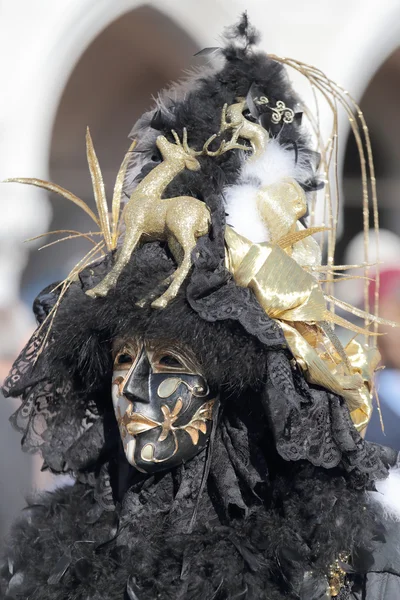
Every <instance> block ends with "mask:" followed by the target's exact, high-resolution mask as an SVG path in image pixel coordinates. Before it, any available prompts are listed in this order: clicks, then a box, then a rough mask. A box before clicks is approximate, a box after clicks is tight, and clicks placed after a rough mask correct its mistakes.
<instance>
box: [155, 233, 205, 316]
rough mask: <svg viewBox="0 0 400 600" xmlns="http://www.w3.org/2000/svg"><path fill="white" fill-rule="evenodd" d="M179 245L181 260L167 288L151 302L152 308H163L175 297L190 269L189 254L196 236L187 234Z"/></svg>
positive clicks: (194, 243) (190, 260) (194, 244)
mask: <svg viewBox="0 0 400 600" xmlns="http://www.w3.org/2000/svg"><path fill="white" fill-rule="evenodd" d="M181 246H182V249H183V252H184V254H183V260H182V262H181V264H180V266H179V267H178V268H177V269H176V271H175V273H174V274H173V275H172V278H173V279H172V283H171V285H170V286H169V288H168V289H167V290H166V291H165V292H164V293H163V295H162V296H160V297H159V298H157V300H154V302H152V303H151V306H152V308H165V307H166V306H167V304H168V303H169V302H170V301H171V300H173V299H174V298H175V296H176V295H177V293H178V292H179V288H180V287H181V285H182V283H183V282H184V280H185V279H186V277H187V275H188V273H189V271H190V267H191V265H192V259H191V255H192V251H193V249H194V247H195V246H196V238H195V237H194V236H190V238H189V236H188V239H185V240H182V241H181Z"/></svg>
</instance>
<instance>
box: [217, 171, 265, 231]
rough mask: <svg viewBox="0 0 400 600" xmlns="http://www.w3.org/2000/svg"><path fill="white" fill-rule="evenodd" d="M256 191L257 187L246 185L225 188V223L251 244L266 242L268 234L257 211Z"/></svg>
mask: <svg viewBox="0 0 400 600" xmlns="http://www.w3.org/2000/svg"><path fill="white" fill-rule="evenodd" d="M257 191H258V188H257V187H255V186H253V185H250V184H247V183H244V184H237V185H233V186H231V187H226V188H225V190H224V196H225V209H226V212H227V213H228V215H227V217H226V222H227V224H228V225H231V226H232V227H234V229H235V231H237V233H239V234H240V235H244V237H246V238H247V239H248V240H250V241H251V242H254V243H260V242H268V240H269V238H270V236H269V232H268V229H267V228H266V226H265V225H264V223H263V222H262V220H261V217H260V214H259V212H258V209H257Z"/></svg>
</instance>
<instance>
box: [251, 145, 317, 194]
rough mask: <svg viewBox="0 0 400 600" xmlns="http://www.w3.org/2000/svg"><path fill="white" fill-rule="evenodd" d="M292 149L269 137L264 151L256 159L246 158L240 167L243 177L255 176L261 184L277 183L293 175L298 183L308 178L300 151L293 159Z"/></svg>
mask: <svg viewBox="0 0 400 600" xmlns="http://www.w3.org/2000/svg"><path fill="white" fill-rule="evenodd" d="M295 157H296V155H295V152H294V149H293V148H292V147H291V146H290V147H289V146H287V147H285V146H282V145H281V144H280V143H279V141H278V140H277V139H276V138H273V139H270V140H269V142H268V144H267V148H266V150H265V152H264V153H263V154H262V155H261V156H260V157H259V158H258V159H256V160H254V159H251V158H250V159H247V160H246V162H245V163H244V164H243V166H242V169H241V174H242V176H243V177H246V178H248V177H256V178H257V179H259V180H260V181H261V183H262V185H271V184H273V183H277V182H278V181H280V180H281V179H284V178H286V177H293V179H296V181H298V182H299V183H302V182H304V181H307V180H308V179H309V178H310V169H309V166H308V165H306V164H305V162H304V160H303V161H302V158H301V157H302V153H301V152H299V153H298V160H297V163H296V161H295Z"/></svg>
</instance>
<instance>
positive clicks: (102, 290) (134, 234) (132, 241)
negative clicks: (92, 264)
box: [86, 229, 142, 298]
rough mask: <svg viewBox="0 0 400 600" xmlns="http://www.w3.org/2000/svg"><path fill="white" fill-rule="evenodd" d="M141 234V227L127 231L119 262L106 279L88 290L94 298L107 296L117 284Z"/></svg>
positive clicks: (119, 254)
mask: <svg viewBox="0 0 400 600" xmlns="http://www.w3.org/2000/svg"><path fill="white" fill-rule="evenodd" d="M141 236H142V230H141V229H140V230H139V229H136V230H135V231H129V230H127V231H126V233H125V240H124V243H123V245H122V248H121V250H120V251H119V253H118V258H117V262H116V263H115V265H114V266H113V268H112V269H111V271H110V272H109V273H107V275H106V276H105V277H104V279H103V280H102V281H100V283H98V284H97V285H96V286H95V287H94V288H92V289H91V290H88V291H87V292H86V293H87V295H88V296H91V297H92V298H97V297H98V296H107V294H108V292H109V291H110V290H111V289H112V288H113V287H115V286H116V284H117V281H118V278H119V276H120V275H121V273H122V271H123V269H124V267H125V266H126V265H127V264H128V262H129V260H130V258H131V256H132V252H133V251H134V249H135V248H136V246H137V245H138V243H139V241H140V238H141Z"/></svg>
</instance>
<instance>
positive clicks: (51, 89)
mask: <svg viewBox="0 0 400 600" xmlns="http://www.w3.org/2000/svg"><path fill="white" fill-rule="evenodd" d="M243 10H247V11H248V14H249V17H250V19H251V20H252V21H253V23H254V24H255V25H256V26H257V28H258V29H259V30H260V32H261V33H262V41H261V48H263V49H264V50H266V51H268V52H271V53H275V54H278V55H281V56H293V57H295V58H298V59H300V60H302V61H304V62H307V63H309V64H315V65H316V66H318V67H319V68H321V69H322V70H323V71H325V72H326V73H327V74H329V76H330V77H331V78H332V79H334V80H336V81H338V82H340V83H341V84H342V85H343V86H344V87H345V88H346V89H349V90H351V92H352V94H353V96H354V97H355V98H356V99H357V100H360V99H361V98H362V107H363V109H364V110H365V112H366V116H367V121H368V122H369V124H370V127H371V133H372V139H373V145H374V149H375V155H376V162H377V171H378V189H379V191H380V201H381V207H382V208H383V211H382V220H383V224H384V226H385V227H387V228H388V229H391V230H392V231H394V232H396V233H400V210H399V206H398V200H397V198H398V197H399V192H400V179H399V178H398V174H397V173H398V167H397V165H398V164H399V161H400V142H399V140H400V136H399V135H397V128H400V118H399V116H400V115H399V111H400V103H399V102H398V97H399V96H400V51H399V50H397V49H398V47H399V46H400V2H399V1H398V0H381V2H380V3H379V4H378V3H376V2H375V1H373V0H350V2H349V1H348V0H309V1H308V2H305V3H299V2H296V1H295V0H286V2H285V3H281V4H280V5H277V4H276V3H275V2H273V1H272V0H247V1H245V0H201V1H200V0H152V1H148V2H141V1H139V0H112V1H111V0H57V2H54V1H52V0H38V1H37V2H28V0H13V2H8V3H6V2H2V3H0V57H1V58H0V61H1V62H0V74H1V79H2V82H3V86H2V91H1V94H0V180H3V179H4V178H6V177H13V176H24V177H39V178H43V179H51V180H53V181H56V182H57V183H59V184H60V185H63V186H64V187H66V188H67V189H70V190H71V191H73V192H74V193H75V194H77V195H78V196H80V197H82V198H83V199H84V200H85V201H87V202H88V203H89V204H91V205H92V204H93V200H92V194H91V185H90V178H89V175H88V172H87V167H86V159H85V144H84V136H85V128H86V126H87V125H89V126H90V129H91V133H92V137H93V140H94V143H95V147H96V151H97V153H98V157H99V160H100V164H101V166H102V169H103V173H104V176H105V182H106V189H107V190H108V192H109V193H111V191H112V185H113V181H114V178H115V174H116V172H117V169H118V166H119V163H120V161H121V158H122V157H123V154H124V152H125V150H126V148H127V135H128V133H129V131H130V129H131V127H132V125H133V123H134V122H135V120H136V118H137V117H138V116H139V115H140V114H141V113H142V112H143V111H144V110H145V109H146V108H148V107H149V105H150V104H151V96H152V95H153V94H156V93H157V91H158V90H159V89H160V88H162V87H164V86H165V85H167V83H168V82H169V81H171V80H176V79H178V78H179V77H180V76H181V74H182V72H183V71H184V70H185V69H187V68H190V67H193V66H194V67H195V66H198V65H199V64H200V63H199V62H198V61H199V59H196V58H194V57H193V55H194V54H195V52H196V51H197V50H199V49H201V48H203V47H208V46H218V44H219V41H220V34H221V31H222V30H223V28H224V27H225V26H226V25H229V24H232V23H233V22H235V21H236V20H237V18H238V16H239V14H240V13H241V12H242V11H243ZM298 85H299V86H300V88H299V91H300V93H303V92H304V95H305V96H306V95H307V94H308V93H309V91H308V90H306V89H305V87H304V88H302V85H303V86H304V83H303V84H302V83H301V82H300V81H299V82H298ZM321 117H322V120H323V119H324V118H325V116H324V115H323V114H322V115H321ZM342 134H343V140H345V139H346V134H347V131H346V125H345V124H344V123H343V124H342ZM339 152H340V154H339V166H340V170H341V172H342V173H343V174H344V181H343V186H344V192H345V196H344V198H345V204H344V217H345V221H346V232H348V233H346V235H345V236H344V237H343V241H342V243H341V246H339V252H343V251H344V248H345V246H346V244H347V242H348V241H349V239H350V236H351V235H354V234H356V233H357V232H358V231H360V230H361V228H362V222H361V214H360V209H359V206H360V203H361V200H360V190H359V189H357V187H356V184H355V178H356V177H357V176H358V173H357V170H356V167H355V161H354V148H353V147H352V146H351V143H350V144H349V145H348V146H347V151H346V144H345V143H342V145H341V147H340V149H339ZM0 202H1V207H2V219H1V221H0V340H1V342H0V367H1V369H0V376H1V378H3V376H4V375H5V372H6V369H7V367H8V365H9V363H10V360H11V358H12V357H13V356H15V354H16V353H17V351H18V348H19V347H21V346H22V345H23V343H24V342H25V340H26V338H27V336H29V334H30V332H31V330H32V328H33V322H32V320H31V317H30V316H29V312H28V308H27V307H28V305H29V304H30V302H31V301H32V299H33V297H34V296H35V295H36V293H37V292H38V291H40V289H41V288H42V287H44V286H45V285H46V284H47V283H49V282H51V281H55V280H57V279H60V278H62V277H63V276H64V275H65V274H66V272H67V271H68V270H69V269H68V267H69V266H70V265H71V264H74V262H76V260H75V256H76V255H80V256H81V255H82V250H83V249H85V248H86V247H85V246H84V242H80V241H74V242H66V244H70V245H69V246H66V245H65V244H59V245H56V246H53V247H52V248H51V249H49V250H47V251H46V250H43V251H41V252H37V251H36V250H35V244H31V245H30V246H27V245H24V244H23V241H24V240H25V239H26V238H29V237H32V236H36V235H38V234H40V233H42V232H44V231H46V230H57V229H60V228H62V229H78V230H80V231H90V227H91V224H90V222H89V221H88V220H85V218H84V215H83V213H81V211H79V209H78V208H75V207H72V206H71V205H70V204H69V203H68V202H67V201H65V200H63V199H61V198H52V199H49V197H48V196H47V195H46V194H45V193H43V192H42V191H40V190H38V189H33V188H27V187H24V186H17V185H11V184H0ZM46 241H47V242H48V241H51V240H50V239H47V240H46ZM37 246H38V243H36V247H37ZM2 403H3V406H2V407H0V419H1V420H0V453H1V456H2V463H3V464H2V465H1V466H0V489H7V494H5V493H4V494H3V493H2V494H1V500H0V534H1V526H2V522H3V525H5V524H7V523H8V521H9V519H10V515H11V513H13V512H14V511H17V510H18V509H19V508H20V506H21V505H22V504H23V495H24V494H25V493H26V492H27V491H28V490H29V489H30V488H31V487H32V485H40V482H39V480H38V478H37V469H36V468H35V469H33V464H32V462H31V459H30V458H29V457H22V458H21V459H20V458H18V460H19V462H17V459H15V458H14V456H15V454H16V453H18V446H19V436H18V434H17V433H12V432H10V430H9V427H10V426H9V424H8V422H7V419H6V415H7V414H8V413H10V412H11V403H8V404H7V405H6V404H5V403H6V401H5V400H2ZM6 431H7V433H4V432H6ZM24 458H26V460H25V461H24V460H23V459H24ZM32 469H33V470H32ZM32 473H34V475H32ZM5 506H8V507H10V506H11V507H12V510H8V512H7V511H6V509H5V508H4V507H5Z"/></svg>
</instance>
